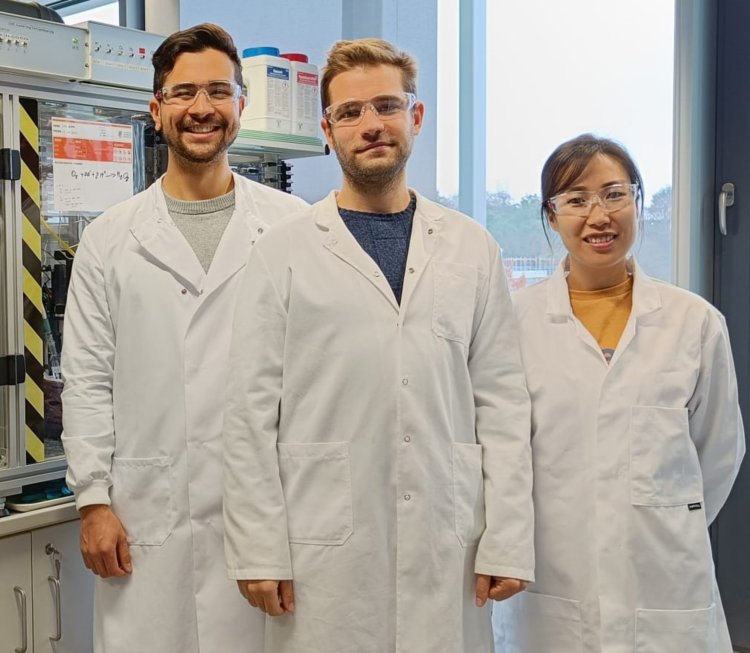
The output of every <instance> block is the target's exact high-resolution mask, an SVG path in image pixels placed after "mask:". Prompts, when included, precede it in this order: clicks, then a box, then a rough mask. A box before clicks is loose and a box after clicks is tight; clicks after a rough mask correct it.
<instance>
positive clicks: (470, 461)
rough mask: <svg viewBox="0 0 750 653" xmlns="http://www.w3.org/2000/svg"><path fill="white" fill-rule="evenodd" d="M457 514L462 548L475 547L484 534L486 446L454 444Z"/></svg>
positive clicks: (454, 484) (455, 510)
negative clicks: (484, 452)
mask: <svg viewBox="0 0 750 653" xmlns="http://www.w3.org/2000/svg"><path fill="white" fill-rule="evenodd" d="M453 512H454V517H455V522H456V523H455V526H456V535H457V536H458V540H459V542H461V544H462V546H472V545H474V544H476V543H477V542H478V541H479V538H480V537H481V536H482V533H483V532H484V526H485V521H484V476H483V474H482V445H481V444H472V443H465V442H454V443H453Z"/></svg>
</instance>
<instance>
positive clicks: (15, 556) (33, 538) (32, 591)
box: [0, 520, 94, 653]
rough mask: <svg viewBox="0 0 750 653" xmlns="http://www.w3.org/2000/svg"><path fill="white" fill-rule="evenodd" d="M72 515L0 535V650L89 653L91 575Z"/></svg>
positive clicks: (35, 652)
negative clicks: (68, 518)
mask: <svg viewBox="0 0 750 653" xmlns="http://www.w3.org/2000/svg"><path fill="white" fill-rule="evenodd" d="M78 532H79V530H78V521H77V520H76V521H68V522H64V523H61V524H55V525H52V526H47V527H45V528H38V529H35V530H31V531H26V532H20V533H16V534H13V535H9V536H6V537H2V538H0V634H1V635H0V653H91V651H92V650H93V645H92V628H93V625H92V624H93V602H94V576H93V574H92V573H91V572H90V571H89V570H88V569H86V568H85V566H84V565H83V560H82V559H81V554H80V551H79V544H78V541H79V537H78Z"/></svg>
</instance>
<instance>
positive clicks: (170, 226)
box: [131, 173, 268, 295]
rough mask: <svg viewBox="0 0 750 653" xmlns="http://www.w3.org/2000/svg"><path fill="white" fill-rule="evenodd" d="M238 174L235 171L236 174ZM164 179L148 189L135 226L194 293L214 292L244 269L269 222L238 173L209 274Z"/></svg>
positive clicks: (154, 253) (147, 244) (148, 249)
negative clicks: (180, 224)
mask: <svg viewBox="0 0 750 653" xmlns="http://www.w3.org/2000/svg"><path fill="white" fill-rule="evenodd" d="M233 174H234V173H233ZM162 179H163V177H162V178H160V179H158V180H157V181H156V182H154V183H153V184H152V185H151V187H150V188H149V189H148V190H147V191H146V193H147V194H148V195H147V201H146V202H144V203H142V204H141V209H140V211H141V213H142V214H143V216H142V219H141V220H140V221H138V223H137V224H136V226H134V227H133V228H132V229H131V233H132V234H133V236H134V237H135V238H136V240H138V242H139V243H140V245H141V247H143V249H144V250H146V252H148V254H149V255H150V256H151V257H152V258H153V259H155V260H156V261H157V262H158V263H159V264H160V265H162V266H164V267H165V268H167V269H168V270H170V272H171V273H172V274H174V275H175V277H177V278H178V279H179V280H180V282H181V283H183V284H184V285H185V287H186V288H188V289H189V290H190V291H191V292H193V293H194V294H198V295H200V294H203V293H204V291H205V292H207V293H210V292H212V291H213V290H215V289H216V288H218V287H219V286H221V285H222V284H223V283H224V282H225V281H226V280H227V279H228V278H230V277H231V276H233V275H234V274H235V273H236V272H237V271H238V270H240V269H242V268H243V267H244V265H245V263H246V261H247V257H248V255H249V253H250V247H251V246H252V244H253V243H254V242H255V239H256V237H257V235H259V234H261V233H263V231H264V230H265V229H266V228H267V226H268V225H267V224H266V223H265V222H264V221H262V220H261V219H260V218H259V217H258V215H257V210H256V206H255V201H254V200H253V197H252V194H251V192H250V189H251V188H252V187H251V186H249V185H248V184H247V183H245V180H244V179H243V178H242V177H240V176H239V175H236V174H235V175H234V189H235V208H234V213H233V214H232V217H231V219H230V220H229V224H227V227H226V229H225V231H224V234H223V235H222V237H221V241H220V242H219V246H218V247H217V249H216V253H215V254H214V259H213V262H212V263H211V267H210V268H209V271H208V274H206V272H205V271H204V270H203V267H202V266H201V264H200V262H199V261H198V258H197V256H196V255H195V252H194V251H193V249H192V247H191V246H190V244H189V243H188V242H187V240H185V237H184V236H183V235H182V233H181V232H180V230H179V229H178V228H177V226H176V225H175V223H174V222H173V220H172V218H171V217H170V216H169V211H168V209H167V202H166V199H165V198H164V191H163V189H162Z"/></svg>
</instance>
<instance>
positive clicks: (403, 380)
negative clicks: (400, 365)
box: [401, 377, 409, 385]
mask: <svg viewBox="0 0 750 653" xmlns="http://www.w3.org/2000/svg"><path fill="white" fill-rule="evenodd" d="M401 383H403V384H404V385H409V379H407V378H406V377H404V378H403V379H401Z"/></svg>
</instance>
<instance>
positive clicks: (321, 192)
mask: <svg viewBox="0 0 750 653" xmlns="http://www.w3.org/2000/svg"><path fill="white" fill-rule="evenodd" d="M179 14H180V28H181V29H184V28H186V27H190V26H191V25H195V24H197V23H201V22H205V21H210V22H214V23H217V24H219V25H221V26H222V27H224V28H225V29H226V30H227V31H228V32H229V33H230V34H231V35H232V37H233V38H234V40H235V43H236V44H237V49H238V50H240V53H241V52H242V50H243V49H244V48H248V47H254V46H262V45H270V46H275V47H278V48H280V49H281V51H282V52H304V53H305V54H307V55H308V56H309V57H310V61H311V63H314V64H317V65H318V66H322V64H323V62H324V61H325V55H326V52H327V51H328V49H329V47H330V46H331V44H332V43H333V42H334V41H337V40H338V39H341V38H361V37H365V36H377V37H381V38H384V39H387V40H389V41H391V42H393V43H395V44H397V45H398V46H399V47H401V48H403V49H404V50H406V51H408V52H410V53H411V54H412V55H414V56H415V57H416V58H417V61H418V63H419V68H420V74H419V80H418V90H419V96H420V99H421V100H422V101H423V102H425V105H426V109H427V110H426V121H425V127H424V129H423V131H422V133H421V134H420V135H419V137H418V139H417V142H416V144H415V146H414V153H413V154H412V158H411V161H410V164H409V184H410V185H411V186H413V187H414V188H416V189H417V190H418V191H419V192H420V193H423V194H424V195H426V196H428V197H435V195H436V156H437V146H436V137H437V130H436V120H435V116H436V109H435V106H436V105H435V103H436V96H437V93H436V86H437V67H436V61H437V8H436V3H435V2H434V0H317V2H310V1H309V0H275V1H274V2H260V1H258V0H252V1H248V0H222V1H220V2H216V1H215V2H210V1H208V2H207V1H206V0H180V12H179ZM291 163H292V165H293V170H292V172H293V175H294V176H293V178H292V188H293V190H294V192H295V194H297V195H300V196H302V197H304V198H305V199H306V200H308V201H316V200H319V199H321V198H322V197H324V196H325V195H326V194H327V193H328V191H330V189H332V188H338V187H339V186H340V184H341V172H340V169H339V167H338V162H337V161H336V157H335V156H334V155H333V154H331V155H330V156H328V157H316V158H314V159H299V160H293V161H292V162H291Z"/></svg>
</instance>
